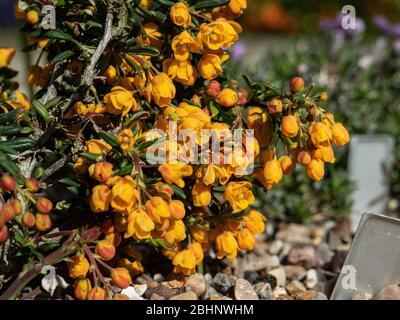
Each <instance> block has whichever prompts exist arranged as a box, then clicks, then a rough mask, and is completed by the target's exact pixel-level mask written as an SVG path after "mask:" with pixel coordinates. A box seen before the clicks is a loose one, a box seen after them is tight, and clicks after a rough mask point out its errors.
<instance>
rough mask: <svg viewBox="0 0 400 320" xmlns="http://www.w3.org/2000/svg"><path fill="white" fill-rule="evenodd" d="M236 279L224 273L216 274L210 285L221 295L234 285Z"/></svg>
mask: <svg viewBox="0 0 400 320" xmlns="http://www.w3.org/2000/svg"><path fill="white" fill-rule="evenodd" d="M235 281H236V277H234V276H229V275H226V274H224V273H221V272H219V273H217V274H216V275H215V277H214V279H213V282H212V285H213V287H214V288H215V289H217V290H218V291H219V292H221V293H227V292H228V291H229V290H231V289H232V287H233V286H234V285H235Z"/></svg>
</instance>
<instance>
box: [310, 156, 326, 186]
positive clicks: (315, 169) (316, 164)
mask: <svg viewBox="0 0 400 320" xmlns="http://www.w3.org/2000/svg"><path fill="white" fill-rule="evenodd" d="M306 171H307V176H308V177H309V178H310V179H311V180H314V181H320V180H322V178H323V177H324V174H325V168H324V163H323V162H322V161H321V160H317V159H312V160H311V161H310V163H309V164H308V165H307V170H306Z"/></svg>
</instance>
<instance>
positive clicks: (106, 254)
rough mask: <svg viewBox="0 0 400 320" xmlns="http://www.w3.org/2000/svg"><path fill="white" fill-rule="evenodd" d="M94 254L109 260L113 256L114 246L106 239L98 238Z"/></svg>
mask: <svg viewBox="0 0 400 320" xmlns="http://www.w3.org/2000/svg"><path fill="white" fill-rule="evenodd" d="M96 254H97V255H99V256H100V257H101V258H102V259H103V260H104V261H110V260H111V259H112V258H114V256H115V247H114V245H113V244H112V243H110V242H108V241H107V240H100V241H99V242H97V245H96Z"/></svg>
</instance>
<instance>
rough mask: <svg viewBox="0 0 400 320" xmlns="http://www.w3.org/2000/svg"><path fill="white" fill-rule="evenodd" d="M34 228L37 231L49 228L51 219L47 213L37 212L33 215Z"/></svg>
mask: <svg viewBox="0 0 400 320" xmlns="http://www.w3.org/2000/svg"><path fill="white" fill-rule="evenodd" d="M35 220H36V221H35V225H36V229H38V230H39V231H42V232H44V231H47V230H49V229H50V228H51V219H50V217H49V215H47V214H41V213H37V214H36V217H35Z"/></svg>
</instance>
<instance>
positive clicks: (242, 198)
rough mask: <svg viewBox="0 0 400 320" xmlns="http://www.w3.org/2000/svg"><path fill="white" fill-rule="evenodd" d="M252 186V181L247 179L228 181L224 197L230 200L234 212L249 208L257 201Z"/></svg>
mask: <svg viewBox="0 0 400 320" xmlns="http://www.w3.org/2000/svg"><path fill="white" fill-rule="evenodd" d="M251 187H252V186H251V183H250V182H247V181H241V182H230V183H228V186H227V188H226V189H225V192H224V199H225V200H227V201H229V203H230V204H231V206H232V209H233V212H234V213H235V212H239V211H243V210H245V209H247V208H248V207H249V206H250V205H252V204H253V203H254V202H255V200H256V199H255V198H254V195H253V193H252V192H251V190H250V189H251Z"/></svg>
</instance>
